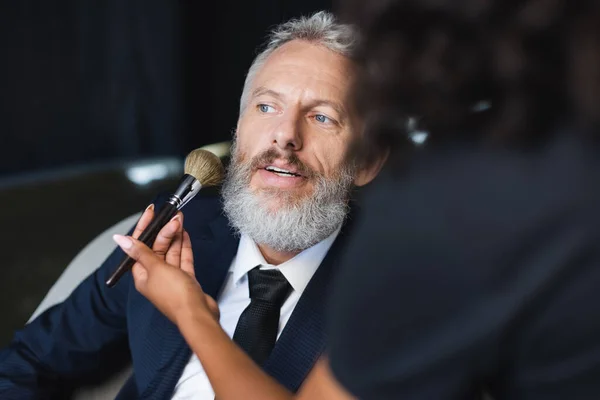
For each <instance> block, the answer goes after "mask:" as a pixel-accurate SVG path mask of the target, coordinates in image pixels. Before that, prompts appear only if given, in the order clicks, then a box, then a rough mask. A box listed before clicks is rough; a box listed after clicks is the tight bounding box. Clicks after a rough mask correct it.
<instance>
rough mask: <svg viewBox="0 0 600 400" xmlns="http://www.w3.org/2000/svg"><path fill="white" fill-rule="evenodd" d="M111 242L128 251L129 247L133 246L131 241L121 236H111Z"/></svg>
mask: <svg viewBox="0 0 600 400" xmlns="http://www.w3.org/2000/svg"><path fill="white" fill-rule="evenodd" d="M113 240H114V241H115V243H116V244H118V245H119V246H120V247H121V248H122V249H129V248H130V247H131V246H133V242H132V241H131V239H129V238H128V237H126V236H123V235H113Z"/></svg>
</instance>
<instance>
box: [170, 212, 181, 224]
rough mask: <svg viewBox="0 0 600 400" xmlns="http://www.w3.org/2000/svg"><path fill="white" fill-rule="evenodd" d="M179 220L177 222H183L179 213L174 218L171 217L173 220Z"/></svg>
mask: <svg viewBox="0 0 600 400" xmlns="http://www.w3.org/2000/svg"><path fill="white" fill-rule="evenodd" d="M175 220H177V222H181V218H179V214H176V215H175V216H174V217H173V218H171V221H175ZM171 221H169V222H171Z"/></svg>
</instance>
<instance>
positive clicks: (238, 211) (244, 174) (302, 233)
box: [223, 153, 355, 252]
mask: <svg viewBox="0 0 600 400" xmlns="http://www.w3.org/2000/svg"><path fill="white" fill-rule="evenodd" d="M250 165H251V162H246V163H240V162H238V161H237V154H235V153H234V154H233V158H232V163H231V165H230V167H229V170H228V172H227V177H226V179H225V182H224V184H223V209H224V211H225V213H226V215H227V217H228V218H229V221H230V223H231V225H232V226H233V228H234V229H235V230H236V231H237V232H238V233H244V234H246V235H248V236H249V237H251V238H252V239H253V240H254V241H255V242H256V243H258V244H262V245H265V246H268V247H270V248H272V249H273V250H275V251H280V252H296V251H302V250H304V249H307V248H309V247H311V246H313V245H315V244H317V243H318V242H320V241H321V240H324V239H326V238H327V237H328V236H329V235H331V234H332V233H333V232H334V231H335V230H336V229H337V228H339V227H340V226H341V225H342V223H343V222H344V219H345V218H346V216H347V215H348V211H349V206H348V202H349V197H350V192H351V190H352V187H353V182H354V171H355V169H354V168H352V167H351V166H345V167H343V168H342V169H341V171H339V172H338V174H337V176H336V177H335V178H325V177H323V176H317V177H315V178H313V179H315V181H316V182H315V189H314V193H313V194H312V195H311V196H309V197H305V198H302V199H296V198H294V197H293V196H292V195H291V194H290V193H288V192H286V191H284V190H279V189H273V190H260V191H259V192H253V191H252V190H251V189H250V186H249V185H250V178H251V175H252V168H251V166H250ZM273 202H277V203H278V208H277V209H273V208H274V207H272V203H273ZM270 206H271V208H270Z"/></svg>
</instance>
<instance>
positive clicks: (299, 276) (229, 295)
mask: <svg viewBox="0 0 600 400" xmlns="http://www.w3.org/2000/svg"><path fill="white" fill-rule="evenodd" d="M338 233H339V229H338V230H336V231H335V232H334V233H332V234H331V235H330V236H329V237H328V238H327V239H325V240H323V241H321V242H319V243H317V244H316V245H314V246H312V247H310V248H308V249H306V250H304V251H302V252H301V253H299V254H298V255H296V256H295V257H294V258H292V259H291V260H288V261H286V262H284V263H283V264H280V265H277V266H273V265H270V264H268V263H267V262H266V261H265V259H264V257H263V256H262V254H261V252H260V250H259V249H258V247H257V246H256V244H255V243H254V241H253V240H252V239H250V238H249V237H248V236H246V235H242V237H241V238H240V244H239V246H238V251H237V254H236V256H235V258H234V260H233V262H232V263H231V267H230V268H229V272H228V274H227V278H226V279H225V285H224V286H223V290H222V291H221V294H220V295H219V296H218V300H217V302H218V304H219V310H220V311H221V317H220V320H219V322H220V324H221V327H222V328H223V330H224V331H225V332H226V333H227V335H229V337H233V333H234V332H235V327H236V326H237V323H238V319H239V318H240V315H241V314H242V312H243V311H244V309H246V307H247V306H248V305H249V304H250V294H249V288H248V271H250V270H251V269H253V268H254V267H256V266H258V265H262V266H263V267H262V268H263V269H279V270H280V271H281V273H282V274H283V276H285V278H286V279H287V280H288V282H289V283H290V285H291V286H292V292H291V294H290V295H289V297H288V298H287V300H286V301H285V302H284V303H283V306H282V307H281V312H280V317H279V328H278V331H277V338H279V335H280V334H281V331H282V330H283V328H284V327H285V324H286V323H287V322H288V320H289V319H290V316H291V315H292V311H294V308H295V307H296V304H297V303H298V300H299V299H300V296H301V295H302V292H303V291H304V289H305V288H306V286H307V285H308V282H309V281H310V279H311V278H312V276H313V275H314V273H315V272H316V270H317V268H318V267H319V265H320V264H321V261H323V258H325V255H326V254H327V252H328V251H329V248H330V247H331V245H332V244H333V241H334V240H335V238H336V237H337V235H338ZM214 397H215V394H214V391H213V390H212V387H211V385H210V382H209V380H208V377H207V376H206V373H205V372H204V369H203V368H202V364H200V361H199V360H198V357H197V356H196V355H195V354H192V357H191V358H190V361H189V362H188V364H187V365H186V367H185V369H184V370H183V373H182V374H181V378H179V382H177V385H176V386H175V391H174V393H173V397H172V399H173V400H208V399H211V400H212V399H214Z"/></svg>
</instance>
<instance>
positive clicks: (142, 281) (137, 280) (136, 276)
mask: <svg viewBox="0 0 600 400" xmlns="http://www.w3.org/2000/svg"><path fill="white" fill-rule="evenodd" d="M131 274H132V275H133V283H134V284H135V288H136V289H137V291H138V292H140V293H142V294H144V293H145V292H146V284H147V282H148V271H147V270H146V268H144V267H143V266H142V265H141V264H140V263H135V265H134V266H133V268H132V269H131Z"/></svg>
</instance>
